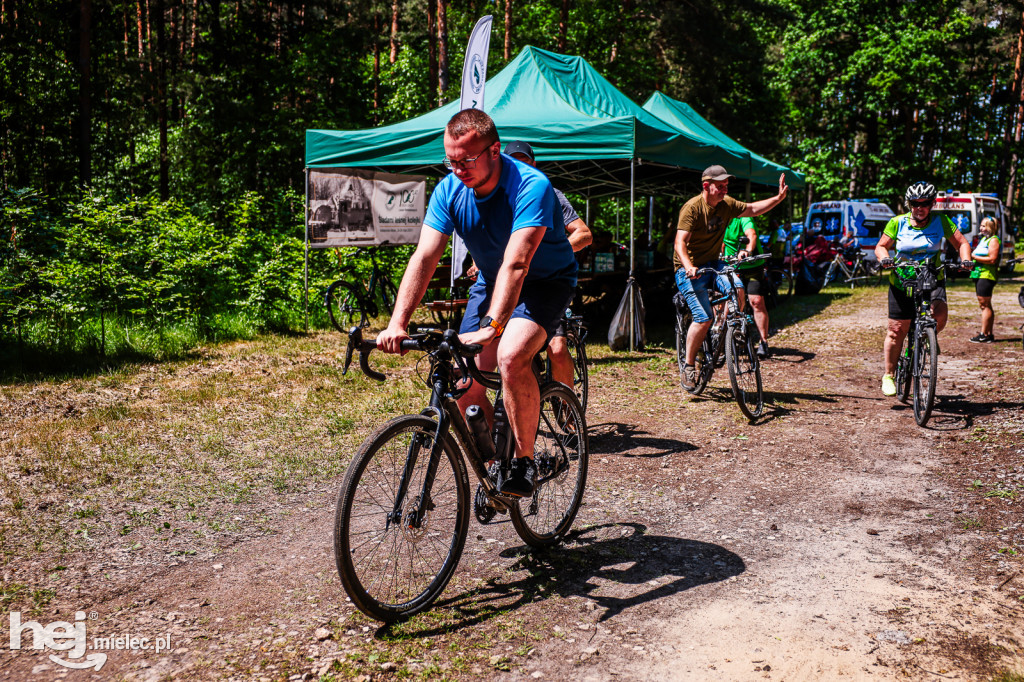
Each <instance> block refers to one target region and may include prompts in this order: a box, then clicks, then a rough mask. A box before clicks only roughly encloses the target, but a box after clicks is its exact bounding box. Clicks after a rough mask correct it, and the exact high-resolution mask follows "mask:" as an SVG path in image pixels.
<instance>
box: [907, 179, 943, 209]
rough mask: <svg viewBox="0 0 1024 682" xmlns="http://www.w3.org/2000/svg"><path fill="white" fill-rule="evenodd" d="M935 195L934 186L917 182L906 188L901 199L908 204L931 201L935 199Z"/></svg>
mask: <svg viewBox="0 0 1024 682" xmlns="http://www.w3.org/2000/svg"><path fill="white" fill-rule="evenodd" d="M935 194H936V192H935V185H933V184H931V183H929V182H924V181H919V182H915V183H914V184H913V185H911V186H910V187H908V188H907V193H906V194H904V195H903V198H904V199H906V200H907V203H908V204H909V203H910V202H911V201H931V200H933V199H934V198H935Z"/></svg>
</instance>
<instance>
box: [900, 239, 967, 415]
mask: <svg viewBox="0 0 1024 682" xmlns="http://www.w3.org/2000/svg"><path fill="white" fill-rule="evenodd" d="M939 267H942V268H947V269H950V270H952V269H957V270H959V269H961V268H960V265H959V264H956V265H940V266H938V267H936V266H935V265H932V264H931V263H928V262H926V261H921V262H919V261H912V260H906V259H898V260H896V261H895V264H894V267H893V273H894V276H895V277H896V279H897V280H898V281H899V283H900V285H901V286H902V287H903V288H904V289H905V290H906V291H907V292H908V293H909V294H910V295H911V296H912V297H913V299H914V311H915V314H914V317H912V318H911V319H910V329H909V331H908V332H907V336H906V338H904V340H903V347H902V348H901V349H900V354H899V358H898V359H897V361H896V374H895V376H894V377H893V380H894V382H895V384H896V397H897V398H898V399H899V401H900V402H902V403H906V402H908V401H909V400H910V397H911V395H913V406H914V421H916V422H917V425H918V426H924V425H925V424H926V423H928V419H929V417H931V414H932V408H933V407H934V406H935V385H936V383H938V378H939V377H938V371H939V344H938V338H937V333H938V332H937V323H936V321H935V317H934V316H933V315H932V298H931V295H932V291H933V290H934V289H935V288H936V287H937V286H939V282H938V268H939Z"/></svg>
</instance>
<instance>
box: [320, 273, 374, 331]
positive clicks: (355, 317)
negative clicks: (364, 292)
mask: <svg viewBox="0 0 1024 682" xmlns="http://www.w3.org/2000/svg"><path fill="white" fill-rule="evenodd" d="M360 300H361V296H360V294H359V291H358V290H357V289H356V286H355V285H354V284H349V283H348V282H344V281H342V280H340V279H339V280H337V281H336V282H333V283H332V284H331V286H329V287H327V294H326V296H324V303H325V304H326V305H327V314H328V316H329V317H330V318H331V324H333V325H334V328H335V329H337V330H338V331H339V332H341V333H342V334H348V332H349V330H350V329H351V328H352V327H354V326H357V325H358V326H359V327H365V326H366V324H367V319H366V312H365V311H364V310H363V306H362V305H361V304H360Z"/></svg>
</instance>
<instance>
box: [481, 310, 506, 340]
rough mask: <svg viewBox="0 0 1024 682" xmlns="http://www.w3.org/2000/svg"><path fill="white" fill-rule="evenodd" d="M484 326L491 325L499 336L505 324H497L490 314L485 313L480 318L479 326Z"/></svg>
mask: <svg viewBox="0 0 1024 682" xmlns="http://www.w3.org/2000/svg"><path fill="white" fill-rule="evenodd" d="M485 327H492V328H493V329H494V331H495V332H497V334H496V335H497V336H501V333H502V332H503V331H505V325H503V324H499V323H498V321H497V320H496V319H494V318H493V317H491V316H490V315H485V316H484V317H482V318H480V328H481V329H483V328H485Z"/></svg>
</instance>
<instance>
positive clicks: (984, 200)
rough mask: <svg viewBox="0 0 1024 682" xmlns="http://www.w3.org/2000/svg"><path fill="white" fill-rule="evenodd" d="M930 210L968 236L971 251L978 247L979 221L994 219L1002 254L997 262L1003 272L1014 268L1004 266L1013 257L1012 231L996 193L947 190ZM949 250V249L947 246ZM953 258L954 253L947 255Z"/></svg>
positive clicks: (1008, 217) (1006, 213) (937, 198)
mask: <svg viewBox="0 0 1024 682" xmlns="http://www.w3.org/2000/svg"><path fill="white" fill-rule="evenodd" d="M932 210H933V211H938V212H940V213H945V214H946V215H947V216H949V217H950V219H951V220H952V221H953V224H955V225H956V226H957V229H959V230H960V232H962V233H963V235H964V236H965V237H967V241H968V242H970V244H971V248H972V249H973V248H974V247H975V246H977V244H978V236H979V234H980V232H979V231H978V226H979V225H980V224H981V220H982V218H995V220H996V225H998V226H999V241H1000V242H1002V245H1003V251H1002V258H1001V259H1000V263H1001V264H1003V265H1002V267H1003V269H1004V271H1006V270H1007V269H1009V270H1011V271H1012V269H1013V266H1012V265H1011V266H1009V268H1007V267H1006V265H1005V263H1006V262H1007V261H1009V260H1012V259H1013V257H1014V253H1013V246H1014V229H1013V226H1012V225H1010V214H1009V211H1007V210H1006V207H1005V206H1003V202H1001V201H1000V200H999V197H998V196H997V195H996V194H995V193H989V192H958V191H956V190H952V189H949V190H946V191H945V192H939V193H938V196H937V197H936V198H935V207H934V208H933V209H932ZM947 248H950V247H947ZM949 255H955V254H947V256H949Z"/></svg>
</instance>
